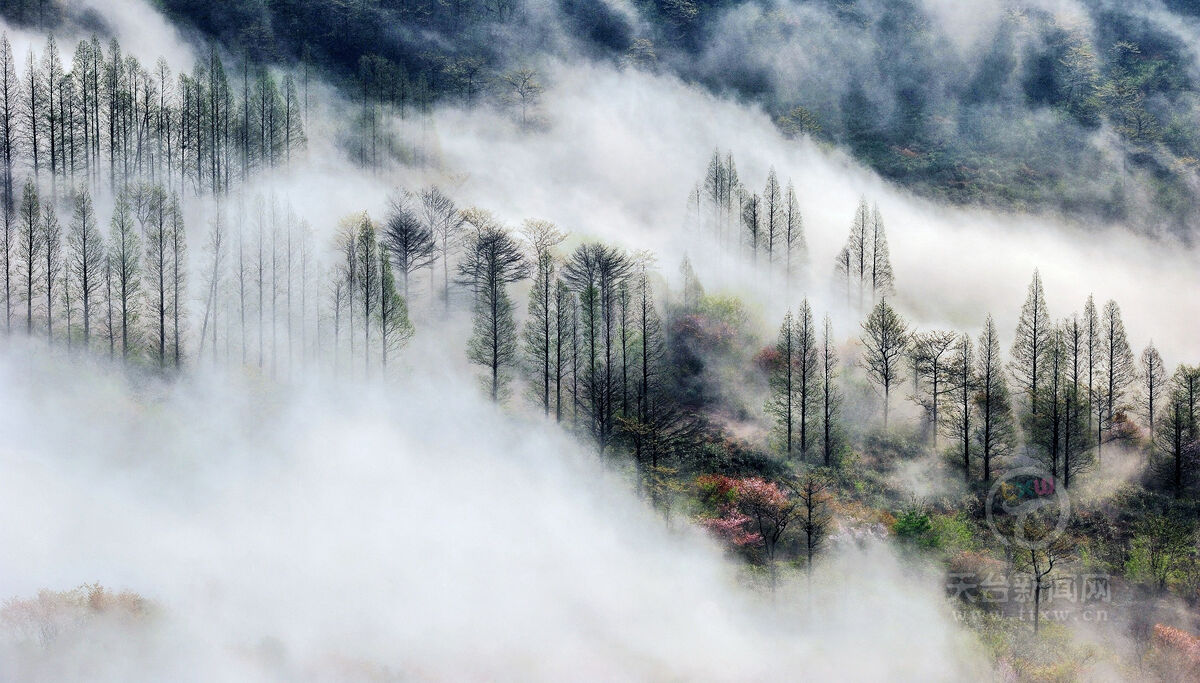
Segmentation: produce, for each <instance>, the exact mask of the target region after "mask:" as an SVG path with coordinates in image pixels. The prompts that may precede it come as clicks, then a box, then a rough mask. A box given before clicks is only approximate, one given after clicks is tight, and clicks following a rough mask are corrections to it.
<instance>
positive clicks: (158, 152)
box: [0, 35, 307, 210]
mask: <svg viewBox="0 0 1200 683" xmlns="http://www.w3.org/2000/svg"><path fill="white" fill-rule="evenodd" d="M20 58H21V56H18V55H15V54H14V53H13V47H12V43H11V42H10V41H9V39H8V36H7V35H0V175H2V182H0V185H2V187H0V194H2V197H0V200H2V201H3V206H4V207H5V208H6V209H9V210H11V209H12V208H13V207H14V206H15V203H16V201H17V199H18V197H17V193H16V188H15V184H16V181H15V178H17V177H18V176H20V175H22V174H28V175H32V176H33V178H34V180H35V182H36V183H38V184H39V185H41V184H42V180H43V177H44V176H45V177H46V179H47V180H48V187H49V193H50V196H51V199H52V201H57V199H58V197H59V194H60V188H62V187H65V188H67V190H68V192H67V194H71V193H72V192H74V191H76V190H82V189H89V190H90V191H91V192H92V193H93V194H95V193H96V192H97V190H99V189H100V188H101V187H102V186H105V185H107V187H108V188H109V190H110V191H111V192H112V193H113V194H115V193H116V192H117V191H118V190H128V189H129V188H130V187H131V186H134V185H139V184H153V185H160V186H162V187H164V188H165V189H166V190H167V192H168V193H178V194H183V193H184V192H193V193H195V194H200V193H205V192H208V193H227V192H229V191H230V190H231V189H232V188H233V187H234V183H235V181H241V180H244V179H246V178H248V177H249V176H250V175H251V174H252V173H253V172H254V171H255V170H257V169H260V168H265V167H272V166H277V165H282V164H286V163H288V162H289V161H290V159H291V156H292V154H293V152H294V151H296V150H298V149H301V148H302V147H303V146H304V143H305V135H304V119H305V116H306V113H307V112H306V107H305V105H304V103H305V102H306V97H304V96H303V93H302V91H301V89H302V88H303V89H305V90H306V89H307V79H305V81H304V82H303V83H300V84H298V83H297V82H296V79H295V78H294V77H293V76H292V75H291V74H285V75H284V77H283V80H282V84H281V83H280V81H279V80H278V79H277V78H276V76H275V75H274V74H273V73H272V72H271V71H270V70H269V69H267V68H266V67H264V66H261V65H252V64H251V63H250V62H249V61H247V60H241V63H240V64H239V68H238V69H237V73H236V74H230V73H229V72H227V70H226V68H225V64H224V62H223V60H222V57H221V55H220V53H219V52H218V51H217V49H216V48H215V47H210V48H209V50H208V51H207V53H206V54H205V55H204V56H203V57H201V58H200V59H198V60H197V61H196V64H195V65H194V67H193V69H192V71H191V73H186V72H184V73H179V74H177V75H176V74H173V73H172V72H171V68H170V66H169V65H168V64H167V62H166V60H164V59H162V58H160V59H159V60H158V61H157V62H156V63H155V64H154V65H153V66H152V67H148V66H146V65H143V64H141V63H140V62H139V61H138V60H137V58H135V57H133V56H132V55H127V54H124V53H123V52H122V50H121V45H120V43H118V42H117V41H116V40H115V39H113V40H111V41H110V42H109V43H108V45H107V46H104V45H102V44H101V42H100V40H99V39H98V38H96V37H95V36H93V37H92V38H91V39H90V40H81V41H80V42H79V43H78V44H77V45H76V46H75V48H74V51H73V53H72V54H70V55H65V54H63V53H62V52H61V51H60V49H59V47H58V45H57V43H56V42H55V40H54V37H53V36H51V37H50V38H48V39H47V42H46V45H45V47H44V48H43V49H42V51H41V53H40V55H39V54H35V53H33V52H32V51H31V52H30V54H29V55H27V56H25V57H24V59H25V61H24V65H23V66H18V59H20Z"/></svg>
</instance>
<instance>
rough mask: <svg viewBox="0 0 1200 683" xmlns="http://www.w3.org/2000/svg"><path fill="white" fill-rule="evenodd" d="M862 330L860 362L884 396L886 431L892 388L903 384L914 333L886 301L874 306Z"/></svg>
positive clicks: (884, 424)
mask: <svg viewBox="0 0 1200 683" xmlns="http://www.w3.org/2000/svg"><path fill="white" fill-rule="evenodd" d="M862 328H863V334H862V337H861V339H862V344H863V355H862V359H861V360H860V363H861V364H862V367H863V369H864V370H865V371H866V373H867V377H868V378H869V379H870V380H871V382H872V383H874V384H875V385H877V386H878V387H879V389H880V391H881V392H882V393H883V428H884V429H885V430H886V429H887V427H888V412H889V409H890V407H891V394H892V387H893V386H895V385H896V384H898V383H900V382H903V381H904V365H903V358H904V354H905V352H906V351H907V350H908V342H909V339H910V337H911V334H910V332H909V327H908V323H907V322H905V320H904V318H902V317H901V316H900V314H898V313H896V311H895V309H893V308H892V307H891V306H890V305H889V304H888V303H887V301H880V302H879V303H877V304H875V308H874V309H872V311H871V315H870V316H868V317H867V320H866V321H865V322H863V324H862Z"/></svg>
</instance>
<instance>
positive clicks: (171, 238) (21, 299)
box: [0, 180, 187, 367]
mask: <svg viewBox="0 0 1200 683" xmlns="http://www.w3.org/2000/svg"><path fill="white" fill-rule="evenodd" d="M0 246H2V247H3V254H2V255H3V266H4V324H5V329H6V330H7V331H8V332H9V333H11V332H12V331H13V330H14V326H16V327H17V328H20V327H22V326H23V327H24V329H25V332H26V333H27V334H30V335H33V334H34V333H35V328H36V329H40V330H44V332H45V337H46V339H47V340H50V341H52V342H54V341H57V340H60V339H61V340H62V341H63V342H64V343H65V344H66V346H67V347H68V348H73V347H76V346H81V347H83V348H101V347H103V348H106V349H107V353H108V354H109V355H110V356H116V355H117V354H118V353H119V354H120V356H121V357H122V358H129V357H130V356H131V355H143V354H144V355H146V356H148V357H150V358H153V359H154V361H155V362H156V364H157V365H158V366H159V367H166V366H167V365H173V366H176V367H178V366H179V365H180V363H181V360H182V355H183V350H182V349H183V339H184V334H183V331H184V330H183V326H184V324H185V322H184V321H185V320H186V315H187V301H186V288H187V267H186V263H187V236H186V234H185V229H184V221H183V212H182V209H181V207H180V202H179V197H178V195H175V194H169V193H168V192H167V191H166V190H165V189H164V188H163V187H162V186H161V185H139V186H136V187H134V188H131V189H130V190H128V191H124V192H122V193H120V194H119V195H118V197H117V199H116V204H115V208H114V210H113V212H112V217H111V220H110V222H109V224H108V230H107V234H105V231H103V230H102V229H101V227H100V225H99V223H98V219H97V216H96V211H95V207H94V204H93V201H92V198H91V195H90V194H89V193H88V192H87V190H83V191H81V192H79V193H78V194H76V195H74V196H73V198H72V200H71V212H70V217H69V219H67V226H66V229H65V231H64V228H63V222H62V221H61V220H60V219H59V216H58V212H57V211H56V209H55V206H54V204H53V203H52V202H47V201H44V200H43V197H42V194H41V193H40V192H39V190H38V187H37V185H35V184H34V182H33V181H32V180H27V181H26V182H25V184H24V186H23V189H22V191H21V199H20V202H19V206H18V209H17V211H15V212H12V213H7V214H5V221H4V225H3V241H2V245H0ZM22 323H23V325H22Z"/></svg>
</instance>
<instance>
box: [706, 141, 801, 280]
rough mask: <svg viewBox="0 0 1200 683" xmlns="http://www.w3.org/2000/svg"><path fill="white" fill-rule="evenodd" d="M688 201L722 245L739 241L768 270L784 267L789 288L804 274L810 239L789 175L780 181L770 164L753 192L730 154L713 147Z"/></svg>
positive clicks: (728, 245)
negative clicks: (701, 177)
mask: <svg viewBox="0 0 1200 683" xmlns="http://www.w3.org/2000/svg"><path fill="white" fill-rule="evenodd" d="M689 206H690V207H691V208H692V210H693V211H694V213H695V215H696V217H697V218H698V219H701V220H702V221H703V222H705V223H707V225H708V227H709V229H710V231H711V232H712V234H713V235H714V236H715V238H716V239H717V240H718V242H719V243H720V244H721V245H722V246H723V247H726V248H728V247H737V246H739V245H740V246H742V247H743V248H744V249H745V250H746V252H747V253H748V254H749V255H750V258H751V260H752V261H753V262H754V263H755V264H756V265H757V264H758V263H759V262H760V259H762V260H763V261H765V268H766V271H767V273H768V274H769V275H770V274H773V273H774V272H775V271H776V270H779V269H782V271H783V275H784V281H785V286H787V287H788V288H790V287H791V285H792V283H793V282H795V281H797V280H798V279H799V278H800V277H801V276H802V275H803V274H804V272H805V269H806V267H807V265H808V244H807V242H806V240H805V233H804V216H803V215H802V214H801V211H800V202H799V200H798V199H797V196H796V188H795V186H794V185H793V184H792V181H791V180H788V181H787V183H786V186H784V185H781V184H780V182H779V177H778V175H777V174H776V173H775V169H774V168H773V167H772V168H771V169H770V170H769V171H768V172H767V179H766V183H765V185H764V187H763V189H762V191H761V192H754V191H753V190H751V189H749V188H748V187H747V186H746V185H745V184H744V183H743V181H742V179H741V177H740V176H739V175H738V170H737V164H736V162H735V161H734V159H733V155H732V154H731V153H725V154H722V153H721V152H720V150H715V151H714V152H713V155H712V158H711V159H710V160H709V162H708V167H707V169H705V172H704V179H703V180H702V181H701V182H700V183H699V184H698V185H697V186H696V188H695V189H694V190H692V194H691V197H690V198H689Z"/></svg>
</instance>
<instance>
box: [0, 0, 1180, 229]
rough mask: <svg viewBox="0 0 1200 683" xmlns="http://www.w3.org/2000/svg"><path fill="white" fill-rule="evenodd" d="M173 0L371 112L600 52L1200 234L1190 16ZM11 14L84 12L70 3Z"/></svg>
mask: <svg viewBox="0 0 1200 683" xmlns="http://www.w3.org/2000/svg"><path fill="white" fill-rule="evenodd" d="M158 1H159V4H160V5H161V7H162V8H163V9H164V11H166V12H167V14H168V15H169V16H171V17H173V18H174V19H176V20H177V21H179V22H180V23H181V24H182V25H184V26H188V27H192V28H194V29H195V30H196V31H197V32H198V33H197V36H198V37H199V39H200V40H210V39H211V40H216V41H218V43H219V44H220V45H222V46H223V47H224V48H225V49H227V50H229V52H230V53H231V54H232V55H236V56H237V57H239V58H242V57H246V58H249V59H251V60H254V61H256V62H266V63H279V62H289V63H290V62H297V61H303V62H305V63H307V64H312V65H313V66H314V67H316V68H319V69H320V70H321V72H322V73H323V74H326V75H328V76H329V77H331V78H333V79H334V81H335V82H337V83H339V85H340V86H341V87H342V89H343V90H344V91H345V92H346V93H348V94H355V95H357V96H360V97H364V98H367V97H379V96H380V95H379V93H381V92H382V91H385V90H387V91H395V93H394V94H391V95H389V97H390V98H391V99H398V100H403V101H412V102H424V101H427V100H430V99H445V98H455V99H461V100H464V101H466V102H467V103H470V102H472V101H474V100H475V99H476V98H477V97H480V96H485V95H486V94H487V93H489V92H491V93H498V92H503V91H506V90H509V89H512V88H513V87H514V85H513V83H512V73H511V72H513V71H514V70H516V69H519V68H523V67H524V66H525V65H527V64H528V63H529V62H530V61H531V60H536V59H537V58H539V57H544V56H554V57H560V58H561V57H565V56H567V55H578V54H585V55H589V56H591V57H592V58H595V59H601V60H608V61H614V62H628V63H631V64H635V65H638V66H639V67H641V68H649V69H663V70H666V71H670V72H674V73H677V74H679V75H680V76H681V77H683V78H685V79H688V80H691V81H695V82H698V83H701V84H703V85H704V86H706V87H708V88H709V89H711V90H713V91H714V92H718V93H727V94H730V95H734V96H737V97H739V98H745V99H748V100H751V101H755V102H758V103H760V104H762V106H763V107H765V108H766V110H767V111H768V112H769V113H770V114H771V115H772V116H773V117H774V118H776V120H777V121H778V125H779V126H780V128H781V129H782V130H784V131H786V132H787V133H788V134H790V135H811V136H814V137H816V138H818V139H821V140H825V141H828V142H830V143H833V144H837V145H842V146H846V147H847V148H849V149H850V150H852V151H853V153H854V154H855V155H856V156H857V157H858V158H859V159H861V160H862V161H863V162H865V163H866V164H868V165H869V166H871V167H872V168H875V169H876V170H878V171H879V172H880V173H882V174H883V175H884V176H886V177H889V178H892V179H894V180H896V181H898V182H900V183H903V184H905V185H908V186H910V187H912V188H914V189H915V190H917V191H919V192H921V193H923V194H926V195H929V196H932V197H937V198H941V199H946V200H949V201H952V202H957V203H971V204H976V203H983V204H990V205H996V206H1001V207H1007V208H1022V209H1032V210H1054V211H1062V212H1064V213H1066V214H1068V215H1071V216H1075V217H1077V218H1080V219H1082V220H1085V221H1097V220H1098V221H1120V222H1125V223H1128V224H1132V225H1136V226H1139V227H1140V228H1142V229H1146V230H1151V231H1154V232H1170V233H1174V234H1176V235H1181V236H1185V237H1189V238H1190V235H1191V231H1190V228H1189V225H1190V224H1191V222H1193V221H1194V220H1195V218H1196V212H1197V197H1196V190H1195V187H1196V175H1195V174H1196V171H1197V164H1196V159H1197V158H1200V138H1197V136H1196V133H1195V130H1196V127H1197V125H1198V124H1200V109H1198V108H1197V107H1198V100H1197V94H1198V93H1197V85H1196V77H1197V74H1196V71H1195V68H1194V66H1193V59H1194V55H1193V48H1192V46H1193V45H1194V44H1195V41H1196V39H1197V36H1198V35H1200V33H1198V29H1197V19H1196V17H1195V15H1194V12H1192V11H1190V10H1189V9H1188V7H1187V6H1186V5H1185V4H1182V3H1176V4H1175V5H1173V6H1171V7H1169V8H1167V7H1163V6H1161V5H1159V4H1158V3H1156V2H1151V1H1149V0H1139V1H1138V2H1134V3H1111V2H1106V1H1102V0H1086V1H1083V2H1079V3H1073V4H1070V5H1066V6H1063V7H1061V8H1055V7H1053V6H1050V5H1044V4H1042V3H1038V2H1014V3H1006V4H998V5H994V6H992V5H990V4H989V6H988V7H987V8H986V9H984V10H982V11H980V12H978V13H977V14H976V16H972V13H971V12H970V11H968V10H965V9H957V10H956V9H953V8H949V9H948V8H946V7H945V6H944V5H943V4H942V3H923V2H915V1H906V2H873V1H871V0H861V1H853V2H841V1H837V2H835V1H833V0H813V1H811V2H797V3H784V4H778V5H777V4H774V3H769V2H731V1H719V2H697V1H694V0H668V1H664V2H646V1H639V2H632V3H628V4H621V3H611V4H610V3H576V2H568V1H565V0H564V1H563V2H551V3H525V2H521V1H520V0H461V1H456V2H442V1H440V0H439V1H433V0H430V1H429V2H387V1H385V0H371V1H370V2H353V3H351V2H325V1H317V0H301V1H288V2H282V1H278V2H276V1H272V2H262V1H260V0H234V1H231V2H222V3H210V2H205V1H199V2H198V1H193V0H158ZM5 13H6V14H7V15H8V16H10V17H12V18H14V19H16V20H19V21H23V22H27V23H33V24H39V25H46V26H51V25H54V24H55V23H56V22H59V21H65V20H69V19H71V17H70V16H69V10H66V9H61V8H59V7H58V6H57V5H56V4H55V3H54V2H52V1H50V0H37V1H31V2H13V3H9V4H8V5H7V6H6V9H5ZM74 19H75V20H77V21H82V22H85V23H86V22H89V21H97V20H96V18H95V17H94V16H92V15H87V16H80V17H75V18H74ZM101 21H102V20H101Z"/></svg>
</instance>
